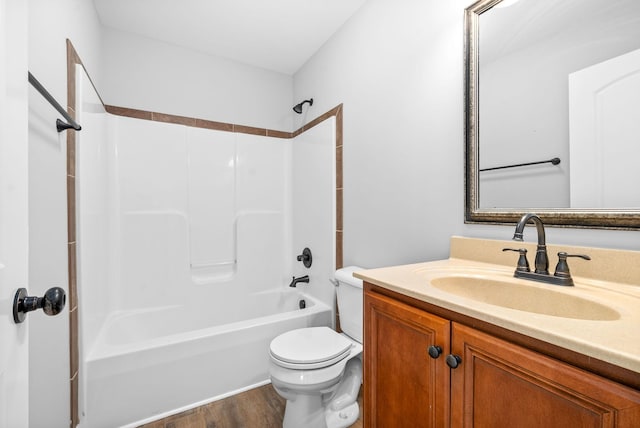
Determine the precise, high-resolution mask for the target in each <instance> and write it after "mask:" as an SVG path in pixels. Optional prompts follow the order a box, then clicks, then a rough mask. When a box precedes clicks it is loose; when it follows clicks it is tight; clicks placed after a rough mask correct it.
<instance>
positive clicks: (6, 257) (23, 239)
mask: <svg viewBox="0 0 640 428" xmlns="http://www.w3.org/2000/svg"><path fill="white" fill-rule="evenodd" d="M26 4H27V2H26V1H24V0H0V340H1V341H2V343H1V344H0V428H21V427H27V426H28V423H29V421H28V414H29V406H28V401H29V395H28V385H29V382H28V379H29V354H28V352H29V346H28V345H29V342H28V341H29V336H28V321H27V322H24V323H22V324H15V323H14V321H13V311H12V306H13V297H14V294H15V292H16V290H17V289H18V288H20V287H27V285H28V283H27V280H28V270H27V268H28V218H29V216H28V212H27V209H28V197H27V196H28V195H27V190H28V189H27V172H28V169H27V165H28V164H27V162H28V151H27V150H28V145H27V129H28V128H27V120H28V110H27V108H28V107H27V95H28V93H27V6H26Z"/></svg>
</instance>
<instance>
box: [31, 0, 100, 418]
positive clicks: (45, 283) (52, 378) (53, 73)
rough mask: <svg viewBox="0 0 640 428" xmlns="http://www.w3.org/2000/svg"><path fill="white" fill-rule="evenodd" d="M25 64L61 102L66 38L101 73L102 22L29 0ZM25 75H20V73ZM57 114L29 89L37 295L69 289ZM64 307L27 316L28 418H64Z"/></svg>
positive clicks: (65, 0)
mask: <svg viewBox="0 0 640 428" xmlns="http://www.w3.org/2000/svg"><path fill="white" fill-rule="evenodd" d="M28 7H29V22H28V25H29V49H28V56H29V70H30V71H31V72H32V73H33V74H34V76H35V77H36V78H37V79H38V80H39V81H40V82H41V83H42V84H43V85H44V86H45V88H47V90H48V91H49V92H50V93H51V94H52V95H53V96H54V98H56V99H57V100H58V102H59V103H60V104H61V105H63V106H66V103H67V61H66V58H67V55H66V39H67V38H69V39H70V40H72V42H73V43H74V44H75V47H76V49H77V51H78V53H79V54H80V55H81V57H82V58H83V60H84V62H85V64H86V65H87V67H88V68H89V70H90V72H91V74H92V77H93V78H94V79H96V82H99V81H100V78H101V71H102V70H101V67H100V43H101V42H100V25H99V22H98V20H97V16H96V13H95V10H94V8H93V3H92V2H90V1H86V0H58V1H50V0H29V2H28ZM25 79H26V76H25ZM56 117H59V116H58V114H57V112H56V111H55V110H54V109H53V107H51V106H49V105H48V104H47V103H46V102H45V101H44V99H43V98H42V97H41V96H40V95H38V94H37V93H36V92H35V90H34V89H33V88H30V89H29V205H30V213H29V228H30V239H29V252H30V254H29V271H30V277H31V279H30V283H29V292H30V293H31V294H37V295H39V296H41V295H42V294H43V293H44V291H46V290H47V289H48V288H49V287H52V286H61V287H63V288H64V289H65V290H66V291H68V290H67V211H66V207H67V202H66V186H67V185H66V136H65V133H62V134H57V133H56V130H55V119H56ZM68 309H69V308H66V309H65V311H64V313H63V314H61V315H59V316H57V317H54V318H49V317H43V316H40V315H38V316H34V317H32V318H31V319H30V333H31V340H30V361H29V364H30V374H31V380H30V412H29V426H31V427H34V428H37V427H52V426H68V425H69V344H68V341H69V333H68V331H69V324H68Z"/></svg>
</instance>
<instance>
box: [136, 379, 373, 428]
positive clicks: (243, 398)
mask: <svg viewBox="0 0 640 428" xmlns="http://www.w3.org/2000/svg"><path fill="white" fill-rule="evenodd" d="M358 403H359V405H360V418H359V419H358V420H357V421H356V423H355V424H354V425H352V427H353V428H362V426H363V425H362V388H361V389H360V395H359V396H358ZM284 407H285V400H284V399H283V398H282V397H280V396H279V395H278V393H276V392H275V391H274V389H273V387H272V386H271V384H268V385H264V386H261V387H259V388H255V389H251V390H249V391H245V392H243V393H241V394H237V395H234V396H232V397H228V398H225V399H224V400H219V401H214V402H213V403H210V404H207V405H205V406H202V407H197V408H195V409H192V410H188V411H186V412H183V413H179V414H177V415H173V416H170V417H168V418H165V419H160V420H158V421H155V422H151V423H149V424H145V425H142V426H141V427H139V428H280V427H282V418H283V417H284ZM301 428H303V427H301Z"/></svg>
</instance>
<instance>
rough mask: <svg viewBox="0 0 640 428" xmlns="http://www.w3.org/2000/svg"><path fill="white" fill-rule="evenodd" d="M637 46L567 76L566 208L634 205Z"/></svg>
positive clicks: (637, 194)
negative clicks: (569, 203)
mask: <svg viewBox="0 0 640 428" xmlns="http://www.w3.org/2000/svg"><path fill="white" fill-rule="evenodd" d="M639 93H640V49H639V50H635V51H632V52H629V53H626V54H624V55H620V56H618V57H616V58H612V59H610V60H608V61H604V62H601V63H599V64H596V65H593V66H591V67H587V68H585V69H583V70H580V71H576V72H575V73H572V74H570V75H569V152H570V156H571V163H570V177H571V181H570V183H571V186H570V187H571V197H570V199H571V208H607V207H612V208H627V209H628V208H638V207H640V191H638V187H637V186H635V185H634V183H638V182H640V168H638V156H640V137H638V122H640V108H638V94H639Z"/></svg>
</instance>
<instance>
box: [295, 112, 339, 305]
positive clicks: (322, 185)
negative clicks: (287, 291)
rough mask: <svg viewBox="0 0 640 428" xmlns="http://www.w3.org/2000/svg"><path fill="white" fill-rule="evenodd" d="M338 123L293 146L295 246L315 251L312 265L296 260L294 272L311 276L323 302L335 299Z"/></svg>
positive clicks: (297, 140)
mask: <svg viewBox="0 0 640 428" xmlns="http://www.w3.org/2000/svg"><path fill="white" fill-rule="evenodd" d="M335 125H336V124H335V118H334V117H330V118H328V119H327V120H324V121H323V122H321V123H319V124H317V125H316V126H314V127H313V128H311V129H309V130H308V131H306V132H304V133H302V134H299V135H298V136H296V137H295V138H294V139H293V145H292V151H293V152H292V162H291V165H292V175H293V177H294V179H293V180H292V201H294V203H293V205H292V214H291V219H292V225H293V228H292V231H293V236H292V243H293V249H294V251H297V252H296V254H301V253H302V250H303V249H304V248H305V247H308V248H309V249H311V251H312V254H313V263H312V265H311V267H310V268H306V267H305V266H304V265H303V264H302V263H300V262H295V264H294V267H293V274H294V275H295V276H296V277H299V276H303V275H309V278H310V285H311V286H310V287H309V292H310V293H313V294H314V295H315V296H316V297H318V298H319V299H320V300H322V301H323V302H333V301H334V300H335V287H334V286H333V284H332V283H331V281H330V279H333V277H334V272H335V260H336V246H335V237H334V233H335V230H336V227H337V226H336V223H337V222H336V215H335V213H336V203H335V201H336V198H337V196H338V195H337V192H336V183H335V182H336V180H335V176H336V174H335V171H336V161H335V153H336V151H335V135H336V132H335ZM314 285H315V286H314ZM301 287H303V288H304V287H305V285H301Z"/></svg>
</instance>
